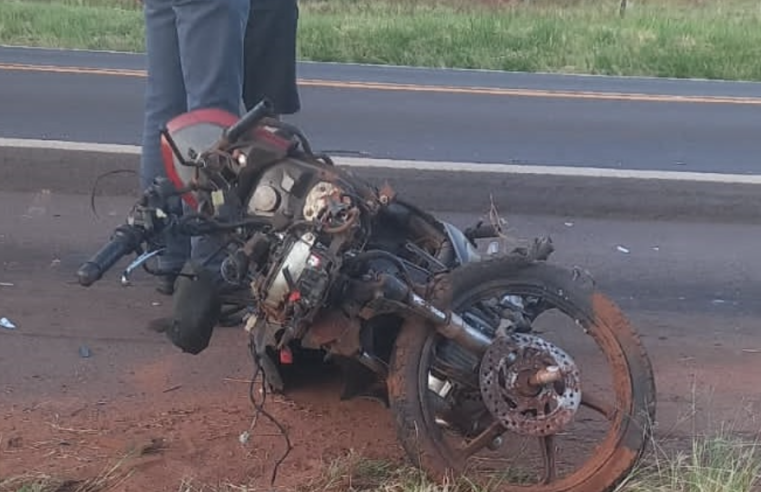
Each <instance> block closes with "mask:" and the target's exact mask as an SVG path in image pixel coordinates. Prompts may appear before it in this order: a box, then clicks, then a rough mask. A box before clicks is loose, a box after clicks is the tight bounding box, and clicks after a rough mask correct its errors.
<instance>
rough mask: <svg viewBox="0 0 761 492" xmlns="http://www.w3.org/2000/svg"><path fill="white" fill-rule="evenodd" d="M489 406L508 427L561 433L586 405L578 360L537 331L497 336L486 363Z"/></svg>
mask: <svg viewBox="0 0 761 492" xmlns="http://www.w3.org/2000/svg"><path fill="white" fill-rule="evenodd" d="M479 385H480V389H481V396H482V398H483V401H484V404H485V405H486V408H487V409H488V410H489V412H490V413H491V414H492V416H493V417H494V418H495V419H497V420H498V421H500V422H501V423H502V425H504V426H505V428H507V429H508V430H509V431H512V432H515V433H517V434H522V435H529V436H548V435H552V434H557V433H558V432H559V431H560V430H561V429H563V428H564V427H565V426H566V425H568V424H569V423H570V422H571V421H572V420H573V417H574V416H575V414H576V411H577V410H578V408H579V405H580V404H581V378H580V374H579V370H578V368H577V366H576V364H575V363H574V361H573V359H572V358H571V357H570V356H569V355H568V354H567V353H566V352H564V351H563V350H562V349H560V348H559V347H557V346H555V345H553V344H551V343H549V342H547V341H546V340H544V339H542V338H540V337H537V336H535V335H527V334H521V333H514V334H511V335H509V336H508V337H498V338H497V339H495V340H494V343H492V345H491V346H490V347H489V348H488V349H487V351H486V354H485V355H484V357H483V359H482V361H481V369H480V374H479Z"/></svg>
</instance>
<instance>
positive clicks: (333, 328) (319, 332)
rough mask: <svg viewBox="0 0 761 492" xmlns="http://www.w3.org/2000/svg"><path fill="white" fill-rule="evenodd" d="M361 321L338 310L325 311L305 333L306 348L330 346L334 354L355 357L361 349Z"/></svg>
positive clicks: (302, 342) (303, 341)
mask: <svg viewBox="0 0 761 492" xmlns="http://www.w3.org/2000/svg"><path fill="white" fill-rule="evenodd" d="M360 328H361V326H360V323H359V320H358V319H356V318H349V317H347V316H346V315H344V314H343V313H341V312H338V311H325V312H323V313H322V314H320V316H319V317H318V318H317V319H315V320H314V322H313V323H312V324H311V325H310V326H309V329H308V330H307V331H306V333H305V334H304V337H303V339H302V341H301V345H302V346H303V347H304V348H313V349H317V348H328V349H329V351H330V353H332V354H334V355H342V356H345V357H354V356H356V355H357V354H359V353H360V351H361V348H362V346H361V344H360V340H359V332H360Z"/></svg>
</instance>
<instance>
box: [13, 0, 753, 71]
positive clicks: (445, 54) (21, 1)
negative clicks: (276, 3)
mask: <svg viewBox="0 0 761 492" xmlns="http://www.w3.org/2000/svg"><path fill="white" fill-rule="evenodd" d="M458 2H459V4H458ZM300 5H301V12H302V14H301V21H300V28H299V57H300V58H301V59H304V60H315V61H337V62H363V63H380V64H400V65H416V66H429V67H459V68H486V69H498V70H518V71H530V72H569V73H591V74H608V75H649V76H668V77H699V78H713V79H735V80H737V79H740V80H761V63H759V60H761V29H759V24H761V3H759V2H757V1H752V0H713V1H707V0H706V1H700V0H692V1H688V0H637V1H635V2H632V4H631V5H630V7H629V9H628V10H627V13H626V15H625V16H624V17H623V18H621V17H620V16H619V15H618V6H619V0H598V1H592V0H531V1H526V0H515V1H513V2H511V3H501V2H499V1H498V0H480V1H476V0H472V1H471V0H468V1H466V0H438V1H435V0H428V1H413V0H302V1H301V4H300ZM463 5H467V7H465V6H463ZM0 42H2V43H6V44H23V45H34V46H48V47H67V48H72V47H73V48H89V49H111V50H126V51H141V50H142V49H143V24H142V17H141V11H140V9H139V6H138V4H137V3H136V2H135V1H133V0H48V1H39V0H37V1H35V0H2V2H0Z"/></svg>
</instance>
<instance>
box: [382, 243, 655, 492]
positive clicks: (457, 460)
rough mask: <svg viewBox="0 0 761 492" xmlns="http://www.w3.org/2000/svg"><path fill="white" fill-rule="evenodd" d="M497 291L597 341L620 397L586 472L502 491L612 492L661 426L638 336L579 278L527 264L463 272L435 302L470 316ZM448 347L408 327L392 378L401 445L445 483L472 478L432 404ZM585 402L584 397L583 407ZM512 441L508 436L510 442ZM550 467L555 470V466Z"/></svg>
mask: <svg viewBox="0 0 761 492" xmlns="http://www.w3.org/2000/svg"><path fill="white" fill-rule="evenodd" d="M495 290H501V291H503V292H504V291H507V293H508V295H526V296H538V297H542V298H544V299H545V300H546V301H548V302H550V303H552V304H553V305H554V306H555V307H556V308H558V309H559V310H560V311H562V312H564V313H565V314H567V315H569V316H571V317H573V319H575V320H577V324H578V325H580V326H581V328H582V329H583V331H581V330H580V331H579V333H580V334H583V333H584V332H586V333H587V334H589V335H591V337H592V338H593V339H594V340H595V342H596V343H597V345H598V346H599V347H600V348H601V349H602V352H603V353H604V356H605V359H606V362H607V365H608V367H607V368H606V370H607V371H610V374H611V377H612V380H613V384H614V388H615V390H614V391H615V393H616V401H615V404H614V406H613V407H611V406H607V407H605V408H607V413H606V417H607V418H609V419H610V431H609V432H608V434H607V436H606V438H605V441H604V443H603V444H602V445H601V446H599V447H598V449H597V450H596V451H595V454H594V455H593V456H592V457H591V458H590V459H588V460H587V461H585V462H584V464H583V465H581V467H580V469H579V470H577V471H576V472H574V473H572V474H570V475H569V476H568V477H564V478H563V479H561V480H559V481H557V482H550V483H540V484H538V485H531V486H528V487H527V486H524V485H510V486H506V487H500V488H499V489H498V490H503V491H510V492H512V491H531V492H609V491H610V490H612V489H614V488H615V487H616V485H617V484H619V483H620V482H621V481H622V480H623V479H624V478H625V477H626V476H627V475H628V474H629V473H630V471H631V470H632V468H633V467H634V466H635V465H636V464H637V462H638V460H639V459H640V457H641V455H642V453H643V451H644V450H645V448H646V446H647V443H648V441H649V439H650V435H651V432H650V426H651V424H652V422H654V419H655V397H656V394H655V392H656V391H655V382H654V377H653V371H652V367H651V364H650V360H649V358H648V355H647V353H646V351H645V349H644V347H643V346H642V344H641V342H640V340H639V337H638V335H637V333H636V332H635V330H634V329H633V328H632V326H631V325H630V323H629V322H628V320H627V319H626V317H625V316H624V314H623V313H622V312H621V311H620V309H619V308H618V307H617V306H616V305H615V304H614V303H613V302H612V301H611V300H609V299H608V298H607V297H606V296H605V295H604V294H602V293H601V292H600V291H598V290H597V289H596V287H595V286H594V285H593V282H591V281H589V280H587V279H586V278H585V277H583V276H581V275H579V274H578V272H574V271H570V270H566V269H564V268H561V267H558V266H555V265H552V264H548V263H544V262H530V261H528V260H525V259H523V258H516V257H501V258H497V259H492V260H487V261H484V262H479V263H472V264H466V265H464V266H462V267H460V268H457V269H455V270H454V271H452V272H451V273H450V275H449V278H448V281H447V283H446V285H445V286H444V287H442V288H439V289H438V290H437V291H436V293H435V294H434V297H433V299H432V301H433V303H434V304H436V305H437V306H438V307H439V308H446V307H451V308H452V309H453V310H454V312H457V313H459V314H460V315H462V309H463V306H464V305H465V304H466V303H467V302H468V301H469V300H472V299H474V298H479V297H480V296H484V295H487V294H488V293H489V292H492V291H495ZM501 295H505V294H504V293H503V294H501ZM441 339H442V337H441V336H440V335H439V334H438V333H436V332H435V330H434V329H433V328H432V327H430V326H428V325H426V324H425V323H424V322H422V321H420V320H417V319H410V320H408V321H406V322H405V324H404V325H403V327H402V329H401V331H400V333H399V335H398V337H397V340H396V343H395V347H394V352H393V355H392V358H391V361H390V368H389V369H390V371H389V378H388V392H389V400H390V405H391V410H392V412H393V414H394V417H395V424H396V431H397V437H398V439H399V440H400V442H401V443H402V446H403V448H404V450H405V452H406V454H407V456H408V458H409V459H410V460H411V461H412V462H413V464H414V465H416V466H417V467H419V468H421V469H422V470H423V471H424V472H426V473H427V474H428V476H429V477H430V478H432V479H433V480H437V481H441V480H443V479H446V478H453V477H457V476H459V475H463V474H465V473H466V459H467V458H466V457H464V456H463V455H462V454H461V453H460V452H459V450H457V449H453V447H452V446H449V445H448V444H447V443H445V442H444V439H443V437H442V431H441V429H440V428H439V426H438V424H437V423H436V421H435V417H436V414H435V411H434V410H433V407H432V406H431V404H430V403H429V399H428V397H427V395H428V393H429V391H428V371H429V361H430V360H431V359H432V354H433V352H434V348H433V347H434V346H435V343H436V342H437V340H441ZM600 370H602V368H600ZM582 383H583V381H582ZM589 398H592V396H590V397H589ZM583 400H584V397H583V392H582V404H584V401H583ZM590 401H591V400H590ZM612 409H613V411H611V410H612ZM615 409H617V411H615ZM601 413H602V412H601ZM610 414H613V416H610ZM503 429H504V428H501V430H503ZM511 435H512V434H511V433H510V432H507V433H506V434H504V436H505V438H507V439H509V436H511ZM484 442H485V441H484ZM540 442H541V441H540ZM553 452H554V451H553ZM545 458H546V455H545ZM552 462H553V463H554V458H553V460H552ZM545 465H546V466H549V465H547V461H545ZM553 466H555V465H554V464H553ZM547 476H549V475H545V478H546V477H547ZM471 480H472V479H471Z"/></svg>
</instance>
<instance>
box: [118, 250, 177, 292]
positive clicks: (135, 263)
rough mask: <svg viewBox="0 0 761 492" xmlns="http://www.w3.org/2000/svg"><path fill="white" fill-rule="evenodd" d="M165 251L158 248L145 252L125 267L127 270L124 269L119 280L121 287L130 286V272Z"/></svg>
mask: <svg viewBox="0 0 761 492" xmlns="http://www.w3.org/2000/svg"><path fill="white" fill-rule="evenodd" d="M165 249H166V248H159V249H154V250H153V251H146V252H145V253H143V254H141V255H140V256H138V257H137V258H135V259H134V260H133V261H132V263H130V264H129V265H127V268H125V269H124V272H122V278H121V283H122V286H124V287H127V286H129V285H132V283H131V282H130V279H129V277H130V275H132V272H134V271H135V270H136V269H137V268H138V267H140V266H141V265H142V264H143V263H145V262H146V261H148V260H150V259H151V258H153V257H154V256H156V255H159V254H161V253H163V252H164V250H165Z"/></svg>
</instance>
